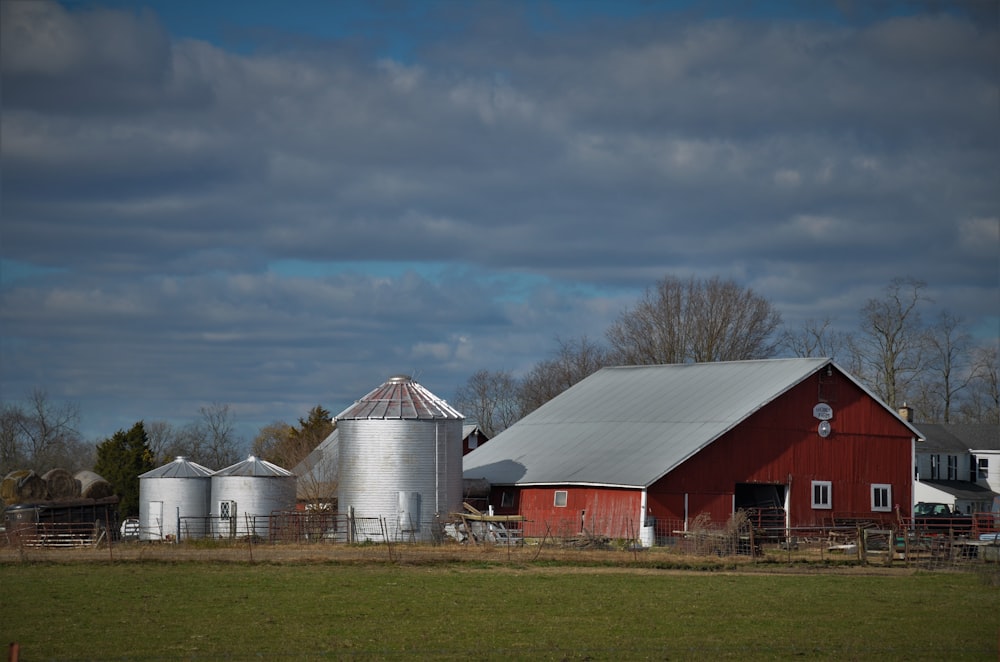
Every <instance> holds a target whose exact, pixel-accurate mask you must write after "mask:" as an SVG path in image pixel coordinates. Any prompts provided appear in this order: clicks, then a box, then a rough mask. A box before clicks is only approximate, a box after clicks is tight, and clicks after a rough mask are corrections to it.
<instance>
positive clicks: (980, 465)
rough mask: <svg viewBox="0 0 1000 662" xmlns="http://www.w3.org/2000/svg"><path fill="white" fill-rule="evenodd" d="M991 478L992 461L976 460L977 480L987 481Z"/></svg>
mask: <svg viewBox="0 0 1000 662" xmlns="http://www.w3.org/2000/svg"><path fill="white" fill-rule="evenodd" d="M989 477H990V459H989V458H988V457H980V458H976V479H977V480H986V479H987V478H989Z"/></svg>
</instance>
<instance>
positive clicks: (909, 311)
mask: <svg viewBox="0 0 1000 662" xmlns="http://www.w3.org/2000/svg"><path fill="white" fill-rule="evenodd" d="M926 286H927V284H926V283H924V282H923V281H920V280H916V279H914V278H909V277H907V278H894V279H893V280H892V281H891V282H890V283H889V285H888V286H887V287H886V289H885V296H884V297H883V298H881V299H869V300H868V303H866V304H865V306H864V307H863V308H862V309H861V332H860V333H859V334H858V336H856V337H855V338H854V339H853V340H852V343H851V352H852V354H853V359H854V363H855V365H856V374H857V376H858V377H860V378H861V379H862V380H864V381H865V382H867V384H868V386H869V387H870V388H871V389H872V391H873V392H874V393H875V394H876V395H877V396H878V397H879V398H881V399H882V401H883V402H885V403H886V404H887V405H888V406H890V407H892V408H894V409H895V408H896V407H897V406H899V404H901V401H902V399H903V397H904V396H905V395H906V393H907V390H908V389H909V388H910V387H911V384H912V382H913V381H914V379H916V378H917V377H918V376H919V375H920V373H921V370H922V369H923V367H924V360H925V359H924V357H925V351H924V349H925V337H926V336H925V334H924V331H923V329H922V328H921V322H920V309H919V306H920V304H921V303H923V302H926V301H929V299H928V298H927V297H926V296H924V294H923V290H924V288H925V287H926Z"/></svg>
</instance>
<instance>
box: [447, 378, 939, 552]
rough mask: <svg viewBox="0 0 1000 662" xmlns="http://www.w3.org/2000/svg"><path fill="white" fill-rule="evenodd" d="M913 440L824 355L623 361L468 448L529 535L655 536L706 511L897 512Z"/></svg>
mask: <svg viewBox="0 0 1000 662" xmlns="http://www.w3.org/2000/svg"><path fill="white" fill-rule="evenodd" d="M919 438H920V435H919V432H918V431H917V430H916V429H915V428H914V427H913V426H912V425H911V424H909V423H908V422H906V421H905V420H903V419H902V418H901V417H900V416H899V414H898V413H897V412H895V411H893V410H892V409H890V408H889V407H887V406H886V405H885V404H883V403H882V402H881V401H879V400H878V399H877V398H876V397H874V396H873V395H872V394H871V393H870V392H869V391H868V390H867V389H866V388H865V387H864V386H862V385H861V384H860V383H859V382H858V381H857V380H855V379H854V378H853V377H851V376H850V375H849V374H847V373H846V372H845V371H844V370H842V369H841V368H840V367H839V366H837V365H836V364H835V363H834V362H833V361H831V360H829V359H824V358H797V359H774V360H761V361H735V362H723V363H693V364H677V365H658V366H627V367H616V368H605V369H603V370H600V371H598V372H597V373H595V374H593V375H591V376H590V377H588V378H587V379H585V380H583V381H581V382H580V383H578V384H576V385H575V386H573V387H572V388H570V389H569V390H567V391H565V392H564V393H562V394H561V395H559V396H558V397H556V398H554V399H553V400H551V401H549V402H548V403H546V404H545V405H543V406H542V407H540V408H539V409H537V410H535V411H534V412H532V413H531V414H529V415H528V416H526V417H524V418H523V419H522V420H520V421H518V422H517V423H515V424H514V425H513V426H511V427H510V428H508V429H507V430H505V431H503V432H502V433H500V434H499V435H497V436H496V437H494V438H493V440H491V441H490V443H489V444H487V445H485V446H483V447H482V448H480V449H477V450H475V451H473V452H471V453H469V455H467V456H466V457H465V465H464V477H465V478H466V479H475V478H485V479H486V480H488V481H489V482H490V484H491V491H490V502H491V505H493V507H494V510H495V512H496V513H498V514H519V515H523V516H525V517H526V518H527V519H528V520H529V522H528V523H526V527H525V535H529V536H531V535H542V534H544V533H546V532H551V533H553V534H560V533H565V532H572V531H573V530H575V532H577V533H579V532H580V531H587V532H590V533H594V534H602V535H608V536H611V537H632V536H633V535H635V533H636V532H639V534H640V535H641V536H642V537H643V539H644V541H647V542H651V541H652V540H653V536H654V535H659V536H663V535H670V533H671V532H672V531H673V530H675V529H684V530H687V528H688V527H689V526H690V525H691V523H692V520H694V519H695V518H696V517H699V516H700V515H701V516H702V517H704V516H705V515H702V514H703V513H704V514H706V515H707V516H708V517H710V518H711V520H712V521H713V522H725V521H726V520H727V519H728V518H729V517H731V515H732V514H733V513H734V512H736V511H737V510H744V511H749V512H752V513H757V514H764V513H766V514H767V515H768V516H769V517H770V518H771V519H770V526H772V527H777V528H784V527H818V526H826V525H830V524H831V523H833V522H835V521H836V520H840V519H843V520H848V519H864V520H874V521H879V520H883V521H888V520H891V519H894V518H895V517H896V513H895V512H894V511H895V507H896V505H897V504H901V505H900V507H901V508H903V509H906V510H908V509H909V507H910V504H911V499H912V482H913V477H912V471H913V470H912V467H913V458H914V442H915V441H917V440H918V439H919ZM657 523H659V525H658V526H655V529H654V525H656V524H657ZM567 530H568V531H567Z"/></svg>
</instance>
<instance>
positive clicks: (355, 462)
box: [336, 375, 464, 541]
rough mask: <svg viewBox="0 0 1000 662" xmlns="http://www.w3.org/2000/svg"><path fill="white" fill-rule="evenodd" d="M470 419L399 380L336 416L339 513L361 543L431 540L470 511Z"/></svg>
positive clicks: (402, 377) (408, 380)
mask: <svg viewBox="0 0 1000 662" xmlns="http://www.w3.org/2000/svg"><path fill="white" fill-rule="evenodd" d="M463 418H464V417H463V416H462V415H461V414H460V413H458V412H457V411H456V410H455V409H453V408H452V407H450V406H449V405H448V404H447V403H446V402H445V401H444V400H441V399H440V398H438V397H437V396H435V395H434V394H433V393H431V392H430V391H428V390H427V389H425V388H424V387H423V386H421V385H420V384H418V383H416V382H414V381H413V380H412V379H411V378H410V377H409V376H407V375H398V376H396V377H392V378H390V379H389V380H388V381H387V382H385V383H384V384H382V385H381V386H379V387H378V388H376V389H375V390H373V391H372V392H371V393H369V394H368V395H366V396H365V397H364V398H362V399H361V400H359V401H358V402H356V403H355V404H354V405H353V406H351V407H348V408H347V409H346V410H345V411H343V412H342V413H341V414H339V415H338V416H337V417H336V422H337V429H338V430H340V444H339V446H340V447H339V467H340V482H339V484H338V488H337V500H338V509H339V510H340V512H344V513H353V515H354V518H355V523H356V528H355V539H357V540H365V539H372V540H378V539H380V538H381V523H380V522H381V521H384V525H385V535H387V536H389V537H390V539H392V540H406V541H408V540H413V541H430V540H433V539H435V538H436V537H437V536H438V534H439V532H440V527H441V526H443V524H444V523H445V521H446V520H447V518H448V516H449V514H451V513H455V512H460V511H461V508H462V420H463Z"/></svg>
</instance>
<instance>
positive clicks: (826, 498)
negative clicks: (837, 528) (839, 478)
mask: <svg viewBox="0 0 1000 662" xmlns="http://www.w3.org/2000/svg"><path fill="white" fill-rule="evenodd" d="M831 487H832V483H831V482H830V481H828V480H814V481H813V482H812V507H813V508H821V509H825V510H829V509H830V508H832V507H833V506H832V505H831V500H830V490H831Z"/></svg>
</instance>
